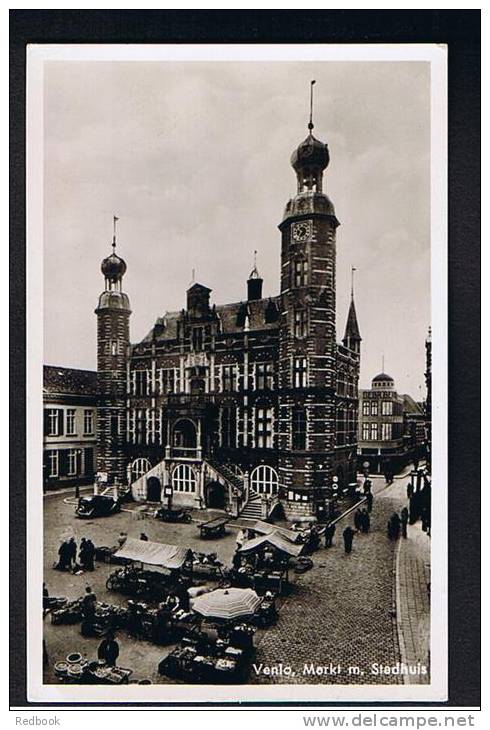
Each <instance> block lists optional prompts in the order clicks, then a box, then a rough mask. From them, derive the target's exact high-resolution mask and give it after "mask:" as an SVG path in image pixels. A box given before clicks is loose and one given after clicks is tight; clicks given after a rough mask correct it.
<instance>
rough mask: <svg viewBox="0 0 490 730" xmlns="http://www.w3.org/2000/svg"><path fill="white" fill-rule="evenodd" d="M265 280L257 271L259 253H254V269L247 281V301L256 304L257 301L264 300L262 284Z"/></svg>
mask: <svg viewBox="0 0 490 730" xmlns="http://www.w3.org/2000/svg"><path fill="white" fill-rule="evenodd" d="M263 283H264V280H263V279H262V278H261V276H260V274H259V271H258V269H257V251H254V267H253V269H252V271H251V272H250V276H249V277H248V280H247V299H248V301H249V302H254V301H256V300H257V299H262V284H263Z"/></svg>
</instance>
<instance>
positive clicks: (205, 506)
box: [27, 44, 447, 703]
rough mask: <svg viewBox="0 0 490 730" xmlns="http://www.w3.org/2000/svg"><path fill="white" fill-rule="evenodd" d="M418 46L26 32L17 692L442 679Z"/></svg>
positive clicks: (440, 534) (423, 90)
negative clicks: (24, 628) (24, 573)
mask: <svg viewBox="0 0 490 730" xmlns="http://www.w3.org/2000/svg"><path fill="white" fill-rule="evenodd" d="M446 55H447V49H446V47H444V46H439V45H431V44H420V45H417V44H415V45H363V44H358V45H355V46H349V45H338V46H336V45H292V46H287V45H275V46H267V45H247V46H240V45H219V46H212V45H201V46H192V45H180V46H172V45H146V46H143V45H131V44H129V45H124V46H119V45H69V44H67V45H63V44H61V45H30V46H29V47H28V57H27V91H28V93H27V191H28V197H27V234H28V236H27V239H28V240H27V278H28V290H27V300H28V312H27V313H28V337H27V349H28V448H27V453H28V480H27V483H28V493H27V501H28V528H29V529H28V609H27V611H28V614H27V622H28V654H27V663H28V699H29V700H30V701H36V702H55V703H63V702H126V703H127V702H150V703H159V702H160V703H188V702H207V701H214V702H221V703H236V702H271V701H274V702H282V703H291V702H305V701H316V702H327V701H334V700H336V701H351V702H366V701H378V702H394V701H410V702H417V701H443V700H445V699H446V698H447V682H446V677H447V615H446V614H447V608H446V605H447V549H446V531H447V530H446V524H447V515H446V497H447V476H446V440H445V439H446V335H447V333H446V264H447V255H446V245H447V242H446V146H447V134H446Z"/></svg>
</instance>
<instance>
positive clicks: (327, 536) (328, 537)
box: [325, 523, 335, 548]
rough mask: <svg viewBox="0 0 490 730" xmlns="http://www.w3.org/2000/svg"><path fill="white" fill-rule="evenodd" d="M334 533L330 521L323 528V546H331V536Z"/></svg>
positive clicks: (333, 526)
mask: <svg viewBox="0 0 490 730" xmlns="http://www.w3.org/2000/svg"><path fill="white" fill-rule="evenodd" d="M334 535H335V525H334V524H333V523H330V524H329V525H327V526H326V528H325V547H326V548H329V547H332V540H333V536H334Z"/></svg>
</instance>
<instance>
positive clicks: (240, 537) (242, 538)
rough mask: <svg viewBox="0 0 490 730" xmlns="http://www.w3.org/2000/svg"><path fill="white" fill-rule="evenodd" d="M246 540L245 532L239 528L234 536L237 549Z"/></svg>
mask: <svg viewBox="0 0 490 730" xmlns="http://www.w3.org/2000/svg"><path fill="white" fill-rule="evenodd" d="M246 540H247V536H246V534H245V531H244V530H242V529H241V528H240V530H239V532H238V535H237V536H236V547H237V550H240V548H241V547H242V545H243V543H244V542H246Z"/></svg>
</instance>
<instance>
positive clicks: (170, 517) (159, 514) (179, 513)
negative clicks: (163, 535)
mask: <svg viewBox="0 0 490 730" xmlns="http://www.w3.org/2000/svg"><path fill="white" fill-rule="evenodd" d="M155 518H156V519H157V520H163V522H191V520H192V517H191V512H190V510H188V509H168V508H167V507H159V508H158V509H157V510H156V512H155Z"/></svg>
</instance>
